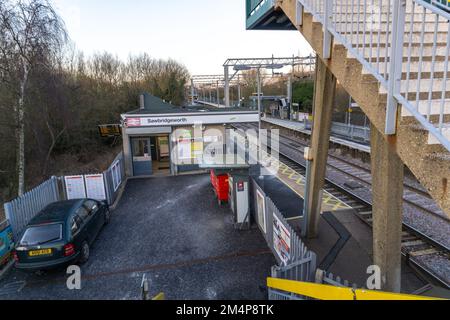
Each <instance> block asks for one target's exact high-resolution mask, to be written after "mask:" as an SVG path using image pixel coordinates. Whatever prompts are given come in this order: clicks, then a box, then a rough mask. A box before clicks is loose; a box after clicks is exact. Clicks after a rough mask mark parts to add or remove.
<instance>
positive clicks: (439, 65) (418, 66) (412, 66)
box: [364, 57, 450, 78]
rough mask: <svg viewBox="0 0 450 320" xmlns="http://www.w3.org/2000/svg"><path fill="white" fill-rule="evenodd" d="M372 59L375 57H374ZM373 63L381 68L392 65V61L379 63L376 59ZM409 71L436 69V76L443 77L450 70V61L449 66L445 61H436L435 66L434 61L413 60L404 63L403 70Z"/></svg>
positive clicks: (422, 71)
mask: <svg viewBox="0 0 450 320" xmlns="http://www.w3.org/2000/svg"><path fill="white" fill-rule="evenodd" d="M430 59H431V57H430ZM372 60H375V59H374V58H373V57H372ZM372 64H373V65H374V66H377V67H378V68H379V70H389V69H390V66H391V63H390V62H378V63H377V62H376V61H373V62H372ZM433 67H434V68H433ZM408 71H409V73H410V74H411V73H419V71H420V72H421V73H431V72H432V71H434V73H435V77H442V76H443V75H444V71H447V73H448V72H450V63H448V65H447V67H446V66H445V61H435V62H434V66H433V62H432V61H422V62H420V61H411V62H409V63H407V62H404V63H402V72H403V73H404V74H405V75H406V74H407V72H408ZM364 72H367V71H364ZM436 73H437V74H438V76H436ZM422 78H423V77H422Z"/></svg>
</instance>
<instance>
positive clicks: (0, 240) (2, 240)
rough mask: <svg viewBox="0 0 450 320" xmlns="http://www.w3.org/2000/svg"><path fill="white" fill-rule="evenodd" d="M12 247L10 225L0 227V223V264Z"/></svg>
mask: <svg viewBox="0 0 450 320" xmlns="http://www.w3.org/2000/svg"><path fill="white" fill-rule="evenodd" d="M12 249H14V240H13V233H12V229H11V226H7V227H6V228H3V229H2V227H1V224H0V266H1V265H2V264H3V263H4V262H5V260H6V259H7V258H8V257H9V254H10V252H11V250H12Z"/></svg>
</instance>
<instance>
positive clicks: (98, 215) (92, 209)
mask: <svg viewBox="0 0 450 320" xmlns="http://www.w3.org/2000/svg"><path fill="white" fill-rule="evenodd" d="M84 206H85V207H86V209H87V211H88V214H89V216H90V219H91V225H92V235H93V236H94V238H95V237H96V236H97V235H98V233H99V232H100V229H101V228H102V226H103V224H104V222H105V221H104V215H103V214H102V212H101V210H100V205H99V203H98V202H97V201H95V200H87V201H86V202H85V203H84Z"/></svg>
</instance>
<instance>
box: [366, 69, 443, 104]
mask: <svg viewBox="0 0 450 320" xmlns="http://www.w3.org/2000/svg"><path fill="white" fill-rule="evenodd" d="M363 73H365V74H369V73H368V71H363ZM443 82H444V79H441V78H435V79H421V80H420V82H419V80H417V79H411V80H409V81H405V80H403V81H402V83H401V88H400V92H401V93H406V89H407V88H408V89H409V90H408V91H409V93H410V94H412V95H416V93H417V92H419V93H426V94H428V93H429V88H430V87H432V90H431V92H432V93H437V94H441V93H442V85H443ZM418 85H419V86H418ZM444 88H445V89H444V91H445V92H448V93H450V81H445V86H444ZM380 94H387V90H386V89H385V88H384V87H383V86H380ZM421 97H422V96H421ZM440 98H441V97H440V96H439V97H438V98H435V99H440ZM408 99H410V98H408ZM425 99H427V98H421V99H420V100H425Z"/></svg>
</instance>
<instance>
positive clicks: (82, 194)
mask: <svg viewBox="0 0 450 320" xmlns="http://www.w3.org/2000/svg"><path fill="white" fill-rule="evenodd" d="M64 182H65V184H66V193H67V200H72V199H84V198H86V187H85V185H84V177H83V176H82V175H80V176H66V177H64Z"/></svg>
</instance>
